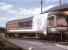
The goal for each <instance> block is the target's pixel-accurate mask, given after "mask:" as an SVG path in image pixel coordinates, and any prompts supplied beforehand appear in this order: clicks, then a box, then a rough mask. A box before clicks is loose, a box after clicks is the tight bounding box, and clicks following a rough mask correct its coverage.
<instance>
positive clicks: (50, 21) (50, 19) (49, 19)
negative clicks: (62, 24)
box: [47, 16, 54, 26]
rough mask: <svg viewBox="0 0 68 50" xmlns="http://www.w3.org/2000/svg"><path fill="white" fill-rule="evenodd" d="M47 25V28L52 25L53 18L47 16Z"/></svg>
mask: <svg viewBox="0 0 68 50" xmlns="http://www.w3.org/2000/svg"><path fill="white" fill-rule="evenodd" d="M47 25H48V26H52V25H54V16H49V17H48V22H47Z"/></svg>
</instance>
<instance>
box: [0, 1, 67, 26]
mask: <svg viewBox="0 0 68 50" xmlns="http://www.w3.org/2000/svg"><path fill="white" fill-rule="evenodd" d="M40 1H41V0H0V27H6V23H7V22H8V21H11V20H16V19H23V18H27V17H31V16H34V15H37V14H40V12H41V11H40V5H41V4H40ZM42 1H43V12H44V11H45V10H47V7H52V6H54V5H59V0H42ZM66 2H68V1H67V0H62V3H66Z"/></svg>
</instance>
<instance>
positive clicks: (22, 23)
mask: <svg viewBox="0 0 68 50" xmlns="http://www.w3.org/2000/svg"><path fill="white" fill-rule="evenodd" d="M19 27H32V20H28V21H23V22H19Z"/></svg>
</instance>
